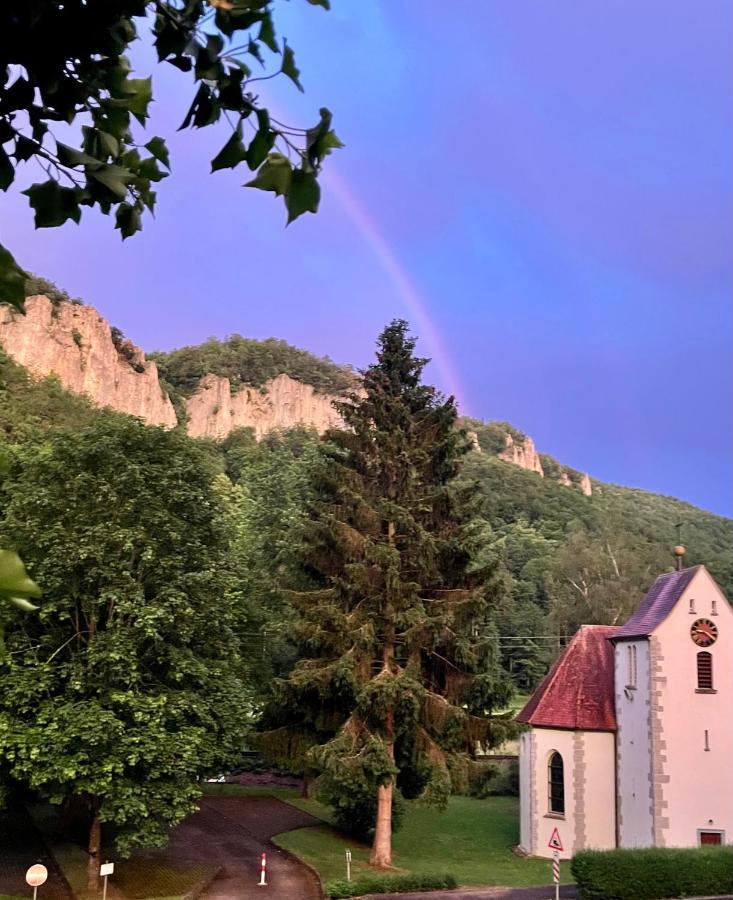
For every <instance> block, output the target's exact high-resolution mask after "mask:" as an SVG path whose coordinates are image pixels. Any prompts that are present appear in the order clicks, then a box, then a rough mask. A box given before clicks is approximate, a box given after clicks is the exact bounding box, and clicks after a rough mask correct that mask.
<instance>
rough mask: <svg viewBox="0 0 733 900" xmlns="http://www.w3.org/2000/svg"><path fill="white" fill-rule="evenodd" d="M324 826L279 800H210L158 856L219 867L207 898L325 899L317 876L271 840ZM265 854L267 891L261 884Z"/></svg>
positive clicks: (223, 798) (207, 892)
mask: <svg viewBox="0 0 733 900" xmlns="http://www.w3.org/2000/svg"><path fill="white" fill-rule="evenodd" d="M320 824H322V823H321V821H320V819H316V818H314V817H313V816H310V815H308V813H304V812H301V811H300V810H299V809H295V807H293V806H289V805H288V804H287V803H283V802H282V801H280V800H277V799H276V798H274V797H205V798H204V799H203V800H202V802H201V808H200V809H199V811H198V812H197V813H194V814H193V815H192V816H189V817H188V818H187V819H186V820H185V821H183V822H182V823H181V824H180V825H179V826H178V827H177V828H175V829H174V830H173V832H172V833H171V838H170V842H169V844H168V846H167V847H165V849H163V850H160V851H157V852H156V853H155V854H154V855H156V856H159V858H161V859H164V860H166V861H168V862H175V860H177V859H178V860H187V861H191V860H202V861H206V862H208V863H210V864H212V865H214V866H219V867H220V871H219V874H218V875H217V877H216V878H215V879H214V880H213V882H211V884H210V885H209V886H208V888H207V889H206V890H205V891H204V893H203V894H202V895H201V898H202V900H235V898H236V900H255V898H256V900H266V898H267V897H268V896H269V897H270V898H271V900H275V898H277V900H320V898H321V888H320V884H319V882H318V879H317V878H316V876H315V875H314V874H313V872H311V870H310V869H309V868H308V867H307V866H305V865H303V863H301V862H299V861H298V860H297V859H295V858H294V857H292V856H290V854H288V853H287V852H286V851H284V850H281V849H280V848H279V847H276V846H275V845H274V844H273V843H272V841H271V840H270V838H272V837H273V835H276V834H279V833H280V832H281V831H292V830H293V829H294V828H304V827H306V826H308V825H320ZM263 852H265V853H267V882H268V889H267V892H266V891H265V889H264V888H261V887H258V885H257V882H258V880H259V876H260V858H261V854H262V853H263ZM151 855H153V854H151Z"/></svg>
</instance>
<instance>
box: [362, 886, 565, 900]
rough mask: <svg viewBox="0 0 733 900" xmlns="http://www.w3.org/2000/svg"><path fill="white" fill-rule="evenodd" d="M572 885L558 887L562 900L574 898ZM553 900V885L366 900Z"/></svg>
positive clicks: (390, 895) (372, 897) (370, 896)
mask: <svg viewBox="0 0 733 900" xmlns="http://www.w3.org/2000/svg"><path fill="white" fill-rule="evenodd" d="M576 896H577V894H576V891H575V886H574V885H572V884H568V885H563V886H561V887H560V897H561V898H563V900H566V898H569V897H576ZM396 897H399V900H555V888H554V885H553V886H550V887H540V888H481V889H480V890H462V889H461V888H458V890H455V891H428V892H427V893H426V892H424V891H423V892H422V893H420V894H370V895H369V898H368V900H387V898H391V900H395V898H396Z"/></svg>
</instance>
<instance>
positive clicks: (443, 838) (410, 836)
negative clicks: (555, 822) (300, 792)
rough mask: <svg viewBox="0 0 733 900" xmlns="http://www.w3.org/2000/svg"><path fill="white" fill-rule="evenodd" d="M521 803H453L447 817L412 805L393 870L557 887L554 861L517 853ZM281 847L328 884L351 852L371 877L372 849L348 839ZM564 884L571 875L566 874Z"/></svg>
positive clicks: (357, 867) (332, 833)
mask: <svg viewBox="0 0 733 900" xmlns="http://www.w3.org/2000/svg"><path fill="white" fill-rule="evenodd" d="M282 799H285V800H287V802H289V803H292V804H293V805H294V806H297V807H298V808H300V809H304V810H306V811H307V812H310V813H312V814H313V815H315V816H319V817H323V818H327V817H328V811H327V810H326V809H325V807H323V806H321V805H320V804H318V803H316V802H314V801H309V800H302V799H300V798H297V797H292V796H291V797H287V796H284V797H282ZM518 829H519V803H518V800H517V798H516V797H490V798H488V799H486V800H475V799H473V798H470V797H453V798H451V800H450V803H449V805H448V809H447V810H446V811H445V812H444V813H441V812H439V811H437V810H435V809H431V808H430V807H425V806H421V805H419V804H416V803H412V804H410V808H409V810H408V811H407V812H406V814H405V820H404V825H403V827H402V828H401V830H400V831H399V832H398V833H397V834H396V835H395V837H394V856H393V862H394V865H395V866H396V867H397V868H398V869H399V870H401V871H403V872H405V871H406V872H413V873H417V874H421V875H442V874H443V873H445V872H449V873H451V874H453V875H455V877H456V878H457V879H458V881H459V883H460V884H462V885H469V886H472V887H473V886H481V885H486V886H495V885H506V886H508V887H531V886H534V885H545V884H550V883H551V881H552V871H551V863H550V861H549V860H539V859H523V858H522V857H519V856H516V855H515V854H514V853H513V852H512V847H514V846H516V844H517V842H518V840H519V834H518ZM275 843H276V844H278V845H279V846H281V847H283V848H284V849H286V850H289V851H290V852H291V853H294V854H295V855H296V856H299V857H302V858H303V859H304V860H305V861H306V862H308V863H310V865H312V866H313V867H314V868H315V869H316V870H317V871H318V873H319V874H320V875H321V878H322V879H323V880H324V881H325V882H328V881H332V880H334V879H336V878H343V877H344V875H345V851H346V849H347V848H348V849H350V850H351V851H352V869H353V871H354V873H358V872H361V871H363V872H372V871H373V870H370V869H369V868H368V866H367V860H368V856H369V848H368V847H366V846H365V845H363V844H359V843H358V842H356V841H353V840H351V839H349V838H346V837H344V836H343V835H342V834H340V833H339V832H338V831H336V830H335V829H333V828H331V827H330V826H329V825H326V824H324V825H323V826H322V827H314V828H300V829H298V830H297V831H290V832H286V833H284V834H280V835H278V836H277V837H276V838H275ZM562 876H563V881H564V882H569V881H571V880H572V879H571V878H570V869H569V866H568V865H565V866H563V871H562Z"/></svg>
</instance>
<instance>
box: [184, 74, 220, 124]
mask: <svg viewBox="0 0 733 900" xmlns="http://www.w3.org/2000/svg"><path fill="white" fill-rule="evenodd" d="M219 113H220V108H219V104H218V103H216V102H215V101H214V98H213V97H212V94H211V90H210V89H209V88H208V87H207V86H206V85H205V84H200V85H199V89H198V90H197V91H196V96H195V97H194V98H193V103H192V104H191V107H190V109H189V110H188V112H187V113H186V118H185V119H184V120H183V123H182V124H181V126H180V127H179V129H178V130H179V131H182V130H183V129H184V128H188V126H189V125H190V124H191V123H192V122H193V125H194V127H196V128H203V127H204V126H206V125H211V124H212V123H213V122H216V120H217V119H218V118H219Z"/></svg>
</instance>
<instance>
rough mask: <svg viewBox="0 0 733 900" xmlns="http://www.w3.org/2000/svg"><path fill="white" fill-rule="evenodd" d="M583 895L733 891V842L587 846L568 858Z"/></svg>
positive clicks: (644, 898)
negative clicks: (669, 846)
mask: <svg viewBox="0 0 733 900" xmlns="http://www.w3.org/2000/svg"><path fill="white" fill-rule="evenodd" d="M570 870H571V872H572V873H573V877H574V878H575V880H576V882H577V884H578V895H579V897H581V898H582V900H659V898H663V897H694V896H698V897H699V896H713V895H719V894H730V893H733V847H731V846H727V847H705V848H699V849H689V850H673V849H669V850H665V849H661V848H649V849H646V850H609V851H601V850H585V851H583V852H582V853H578V854H577V856H575V857H574V858H573V861H572V862H571V864H570Z"/></svg>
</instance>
